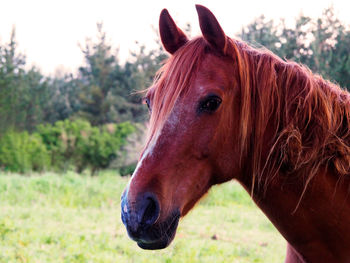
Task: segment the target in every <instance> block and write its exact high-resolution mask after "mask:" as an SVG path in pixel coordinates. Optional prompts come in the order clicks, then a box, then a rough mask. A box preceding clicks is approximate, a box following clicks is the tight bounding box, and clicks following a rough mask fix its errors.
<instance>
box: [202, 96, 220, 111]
mask: <svg viewBox="0 0 350 263" xmlns="http://www.w3.org/2000/svg"><path fill="white" fill-rule="evenodd" d="M221 101H222V100H221V98H219V97H218V96H216V95H210V96H209V97H207V98H205V99H204V100H203V101H201V102H200V104H199V109H198V110H199V112H200V113H201V112H208V113H212V112H214V111H216V110H217V108H219V106H220V104H221Z"/></svg>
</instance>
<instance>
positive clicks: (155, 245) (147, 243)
mask: <svg viewBox="0 0 350 263" xmlns="http://www.w3.org/2000/svg"><path fill="white" fill-rule="evenodd" d="M179 219H180V213H179V212H175V213H173V214H172V215H171V216H169V217H168V218H167V220H166V221H164V222H162V223H156V224H154V225H153V226H151V227H149V228H147V229H145V230H144V231H143V233H142V235H141V236H140V237H139V238H136V239H135V238H133V239H134V240H135V241H136V242H137V245H138V246H139V247H140V248H142V249H150V250H154V249H163V248H166V247H167V246H168V245H169V244H170V243H171V241H173V239H174V237H175V233H176V229H177V226H178V224H179Z"/></svg>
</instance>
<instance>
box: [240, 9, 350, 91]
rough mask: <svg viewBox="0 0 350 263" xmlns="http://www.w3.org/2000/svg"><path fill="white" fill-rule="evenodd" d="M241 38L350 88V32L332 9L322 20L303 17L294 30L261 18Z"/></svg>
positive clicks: (246, 29)
mask: <svg viewBox="0 0 350 263" xmlns="http://www.w3.org/2000/svg"><path fill="white" fill-rule="evenodd" d="M240 37H241V38H242V39H243V40H246V41H248V42H250V43H253V44H257V45H258V46H259V45H260V46H263V47H265V48H267V49H269V50H271V51H273V52H274V53H276V54H277V55H278V56H280V57H281V58H284V59H288V60H294V61H296V62H300V63H303V64H305V65H307V66H308V67H309V68H310V69H311V70H312V71H313V72H315V73H318V74H320V75H322V76H323V77H324V78H326V79H330V80H332V81H335V82H337V83H339V84H340V85H341V86H343V87H345V88H346V87H347V88H350V31H349V29H348V28H347V27H346V26H345V25H344V24H343V23H342V22H341V21H340V20H339V19H337V18H336V16H335V14H334V10H333V8H332V7H330V8H327V9H326V10H325V11H324V12H323V15H322V16H321V17H320V18H318V19H312V18H310V17H305V16H299V17H298V19H297V20H296V22H295V25H294V27H291V28H290V27H287V26H286V24H285V21H284V20H281V21H280V22H279V23H275V22H274V21H273V20H267V19H266V18H265V17H264V16H261V17H259V18H257V19H256V20H255V21H253V22H252V23H251V24H249V25H248V26H246V27H244V28H243V29H242V32H241V33H240Z"/></svg>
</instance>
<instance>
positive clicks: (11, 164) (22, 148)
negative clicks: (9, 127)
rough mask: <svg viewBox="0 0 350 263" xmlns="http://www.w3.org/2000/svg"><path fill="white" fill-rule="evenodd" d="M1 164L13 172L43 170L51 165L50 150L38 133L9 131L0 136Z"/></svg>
mask: <svg viewBox="0 0 350 263" xmlns="http://www.w3.org/2000/svg"><path fill="white" fill-rule="evenodd" d="M0 166H1V167H2V168H3V169H4V170H6V171H11V172H19V173H25V172H29V171H39V172H41V171H44V170H46V169H48V168H49V167H50V157H49V152H48V150H47V148H46V146H45V145H44V143H43V141H42V140H41V137H40V136H39V135H38V134H36V133H34V134H31V135H30V134H28V133H27V132H14V131H8V132H6V133H5V134H4V135H3V136H2V137H1V138H0Z"/></svg>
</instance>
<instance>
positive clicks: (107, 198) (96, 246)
mask: <svg viewBox="0 0 350 263" xmlns="http://www.w3.org/2000/svg"><path fill="white" fill-rule="evenodd" d="M126 183H127V178H121V177H119V176H115V175H113V173H112V172H104V173H102V174H101V175H100V176H97V177H88V176H79V175H76V174H74V173H68V174H65V175H61V176H60V175H56V174H45V175H41V176H37V175H33V176H30V177H28V176H19V175H13V174H11V175H8V174H0V209H1V210H0V211H1V212H0V262H6V263H9V262H35V263H46V262H69V263H71V262H101V263H102V262H103V263H107V262H116V263H123V262H135V263H139V262H149V263H154V262H184V263H193V262H210V263H212V262H269V263H271V262H272V263H273V262H283V258H284V253H285V241H284V240H283V238H282V237H281V236H280V235H279V234H278V233H277V231H276V230H275V229H274V227H273V226H272V224H271V223H269V221H268V220H267V219H266V217H265V216H264V215H263V214H262V213H261V212H260V211H259V210H258V208H256V207H255V205H254V204H253V203H252V202H251V201H250V197H249V195H248V194H247V193H246V192H245V191H244V190H243V189H242V188H241V187H240V186H239V185H238V184H237V183H234V182H229V183H227V184H224V185H221V186H217V187H215V188H213V189H212V190H211V192H210V194H209V195H208V196H207V197H206V198H205V199H203V200H202V201H201V203H200V204H199V205H197V207H196V208H195V209H194V210H193V211H192V212H191V213H190V214H189V215H188V216H186V217H185V218H184V219H182V220H181V221H180V225H179V229H178V231H177V235H176V237H175V240H174V242H173V243H172V244H171V245H170V247H168V248H167V249H165V250H161V251H144V250H141V249H140V248H138V246H137V245H136V244H135V243H134V242H132V241H131V240H130V239H129V238H128V237H127V234H126V231H125V228H124V226H123V225H122V223H121V220H120V208H119V206H120V195H121V192H122V190H123V188H124V186H125V184H126Z"/></svg>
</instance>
